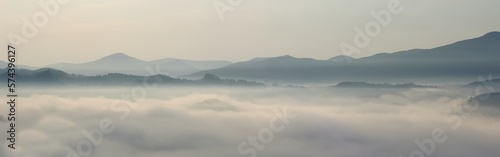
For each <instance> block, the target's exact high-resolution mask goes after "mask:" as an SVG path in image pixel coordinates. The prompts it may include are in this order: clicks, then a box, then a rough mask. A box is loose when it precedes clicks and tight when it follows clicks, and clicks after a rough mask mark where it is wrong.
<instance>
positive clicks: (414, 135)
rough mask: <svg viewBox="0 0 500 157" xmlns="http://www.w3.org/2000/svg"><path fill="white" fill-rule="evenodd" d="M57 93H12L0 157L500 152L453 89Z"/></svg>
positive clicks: (446, 156) (494, 131)
mask: <svg viewBox="0 0 500 157" xmlns="http://www.w3.org/2000/svg"><path fill="white" fill-rule="evenodd" d="M54 91H58V90H54ZM60 91H61V92H59V93H58V92H45V93H43V92H39V91H34V92H32V93H29V92H27V93H28V94H25V95H24V96H22V97H20V98H19V100H18V108H17V111H18V113H17V114H18V119H17V123H18V127H17V129H18V130H17V141H16V147H17V148H16V149H15V150H11V149H8V148H7V146H6V144H7V143H5V144H4V145H3V146H2V147H1V148H0V156H1V157H68V156H75V157H77V156H92V157H110V156H120V157H139V156H140V157H165V156H176V157H240V156H241V157H252V156H257V157H304V156H307V157H335V156H338V157H399V156H402V157H407V156H415V157H419V156H425V157H427V156H433V157H470V156H475V157H492V156H498V155H500V149H499V148H500V147H499V146H500V134H499V132H500V123H499V120H500V118H499V117H498V116H492V115H482V114H480V113H476V112H477V110H476V109H475V108H472V107H467V106H463V105H462V104H463V103H464V101H466V100H467V99H468V98H469V97H467V96H466V95H467V94H463V93H464V92H462V91H458V90H451V89H405V90H402V89H401V90H399V89H398V90H386V91H385V90H380V89H367V90H361V89H359V91H356V90H351V89H345V90H340V89H335V90H334V89H307V88H304V89H302V88H298V89H295V88H290V89H287V88H258V89H232V88H217V89H185V91H182V90H181V89H158V90H157V91H150V92H149V94H148V96H147V97H145V98H143V99H140V100H135V101H128V100H120V96H118V95H119V94H118V95H117V94H115V95H113V94H107V95H106V94H105V95H99V94H96V93H99V92H100V93H106V92H105V91H103V90H99V91H94V90H92V89H87V90H79V91H82V92H83V93H86V94H82V93H78V92H70V91H62V90H60ZM92 91H93V92H92ZM110 91H111V92H110ZM189 91H191V92H189ZM114 92H116V91H113V90H108V92H107V93H114ZM89 93H91V94H89ZM92 93H94V95H93V94H92ZM179 93H180V94H179ZM2 101H6V100H5V99H2ZM1 109H2V110H1V111H6V110H7V108H6V105H4V106H2V107H1ZM457 110H459V111H461V112H457ZM498 113H500V112H498ZM0 114H2V115H3V116H4V117H3V119H4V121H2V122H1V123H2V124H1V127H2V128H1V129H2V133H1V135H2V140H1V141H2V142H5V139H6V136H7V134H6V133H5V131H4V130H7V129H8V128H7V122H6V121H5V113H0ZM499 115H500V114H499ZM103 128H104V129H103ZM88 135H90V138H89V136H88ZM251 139H254V140H255V141H256V142H257V143H258V145H253V144H252V141H251ZM255 141H254V142H255ZM89 146H90V147H89Z"/></svg>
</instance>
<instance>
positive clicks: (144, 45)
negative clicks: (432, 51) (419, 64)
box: [0, 0, 500, 66]
mask: <svg viewBox="0 0 500 157" xmlns="http://www.w3.org/2000/svg"><path fill="white" fill-rule="evenodd" d="M41 1H42V2H45V1H49V0H41ZM61 1H62V0H61ZM232 1H237V0H232ZM242 1H243V2H242V3H241V4H239V5H236V6H233V10H232V11H228V12H226V13H225V14H224V17H225V20H224V21H221V20H220V19H219V17H218V15H217V12H216V10H215V9H214V6H213V3H214V0H69V2H68V4H65V5H61V6H60V10H59V12H58V13H57V14H56V15H55V16H54V17H50V18H49V22H48V23H47V25H46V26H44V27H41V28H39V31H38V33H37V34H36V36H34V37H33V38H31V39H29V43H27V44H22V45H20V46H19V47H18V49H19V50H18V54H19V63H18V64H27V65H33V66H43V65H47V64H52V63H57V62H71V63H78V62H86V61H91V60H94V59H97V58H100V57H103V56H105V55H109V54H112V53H116V52H123V53H126V54H129V55H131V56H133V57H136V58H139V59H143V60H152V59H159V58H167V57H171V58H184V59H196V60H208V59H218V60H230V61H242V60H248V59H250V58H253V57H266V56H281V55H292V56H295V57H310V58H316V59H328V58H330V57H333V56H337V55H342V54H343V53H342V51H341V49H340V47H339V44H340V43H341V42H346V43H349V44H352V43H353V38H354V36H355V32H354V28H355V27H356V26H358V27H360V28H364V26H365V24H367V23H368V22H370V21H374V20H375V18H374V17H372V16H371V14H370V11H372V10H374V11H379V10H382V9H387V3H388V2H389V1H390V0H242ZM38 2H39V0H0V21H1V23H0V34H1V35H2V36H4V37H3V38H0V43H2V44H4V45H5V44H6V43H9V40H8V34H9V32H12V33H16V34H22V33H21V30H22V26H23V21H22V19H23V17H26V18H28V19H29V21H33V15H34V14H35V13H37V12H43V9H42V8H41V6H40V5H39V4H38ZM220 2H222V3H227V0H220ZM401 6H402V7H403V10H402V12H401V13H400V14H398V15H393V17H392V20H391V23H390V24H389V25H388V26H387V27H385V28H382V31H381V33H380V35H378V36H376V37H374V38H372V42H371V43H370V44H369V45H368V46H367V47H365V48H362V49H361V50H362V52H361V53H358V54H355V55H354V56H355V57H362V56H369V55H372V54H375V53H380V52H394V51H399V50H406V49H412V48H432V47H436V46H440V45H443V44H448V43H451V42H455V41H458V40H462V39H467V38H473V37H477V36H481V35H483V34H485V33H487V32H490V31H500V20H499V19H500V9H499V6H500V1H499V0H474V1H472V0H437V1H436V0H413V1H411V2H410V0H401ZM4 49H6V48H4ZM3 51H5V50H3ZM2 60H5V57H2Z"/></svg>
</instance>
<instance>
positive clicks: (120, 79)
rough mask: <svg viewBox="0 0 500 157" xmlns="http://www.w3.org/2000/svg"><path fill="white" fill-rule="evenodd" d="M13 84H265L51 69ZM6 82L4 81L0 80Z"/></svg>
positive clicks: (23, 72) (19, 75)
mask: <svg viewBox="0 0 500 157" xmlns="http://www.w3.org/2000/svg"><path fill="white" fill-rule="evenodd" d="M0 73H1V74H0V75H4V76H7V69H6V68H5V69H0ZM15 80H16V82H22V84H25V85H38V86H115V85H117V86H127V85H144V83H145V82H144V81H147V83H150V84H153V83H158V84H160V85H189V86H193V85H196V86H198V85H218V86H264V84H261V83H257V82H251V81H246V80H234V79H222V78H219V77H218V76H215V75H212V74H206V75H205V77H204V78H203V79H199V80H187V79H179V78H172V77H170V76H166V75H161V74H156V75H151V76H148V77H146V76H139V75H130V74H121V73H109V74H104V75H96V76H84V75H74V74H68V73H66V72H63V71H61V70H57V69H52V68H41V69H37V70H27V69H16V75H15ZM2 81H3V82H6V81H7V80H6V79H4V80H2Z"/></svg>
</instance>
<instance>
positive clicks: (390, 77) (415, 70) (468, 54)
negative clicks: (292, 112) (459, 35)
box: [185, 32, 500, 83]
mask: <svg viewBox="0 0 500 157" xmlns="http://www.w3.org/2000/svg"><path fill="white" fill-rule="evenodd" d="M499 43H500V32H491V33H488V34H486V35H484V36H481V37H479V38H474V39H469V40H464V41H459V42H456V43H452V44H449V45H445V46H441V47H437V48H433V49H414V50H408V51H400V52H395V53H381V54H376V55H373V56H369V57H364V58H359V59H354V60H351V62H341V61H337V62H335V61H334V62H332V61H321V60H314V59H308V58H294V57H291V56H281V57H275V58H270V59H266V60H260V61H252V62H250V61H247V62H239V63H235V64H231V65H228V66H226V67H223V68H219V69H215V70H206V71H200V72H197V73H194V74H191V75H186V76H185V77H187V78H199V77H201V76H202V75H203V74H205V73H212V74H215V75H218V76H221V77H228V78H243V79H252V80H259V81H273V82H304V83H327V82H328V83H331V82H342V81H365V82H373V81H377V82H378V81H380V82H387V81H391V82H415V83H427V82H426V81H429V82H430V81H440V82H447V81H456V82H470V81H474V79H475V78H476V77H477V76H478V75H484V74H490V73H498V72H500V70H499V69H500V44H499ZM338 59H339V58H333V60H338Z"/></svg>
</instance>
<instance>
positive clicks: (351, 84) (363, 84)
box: [335, 82, 437, 88]
mask: <svg viewBox="0 0 500 157" xmlns="http://www.w3.org/2000/svg"><path fill="white" fill-rule="evenodd" d="M335 87H347V88H437V87H436V86H424V85H417V84H415V83H402V84H389V83H367V82H341V83H339V84H337V85H336V86H335Z"/></svg>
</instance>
